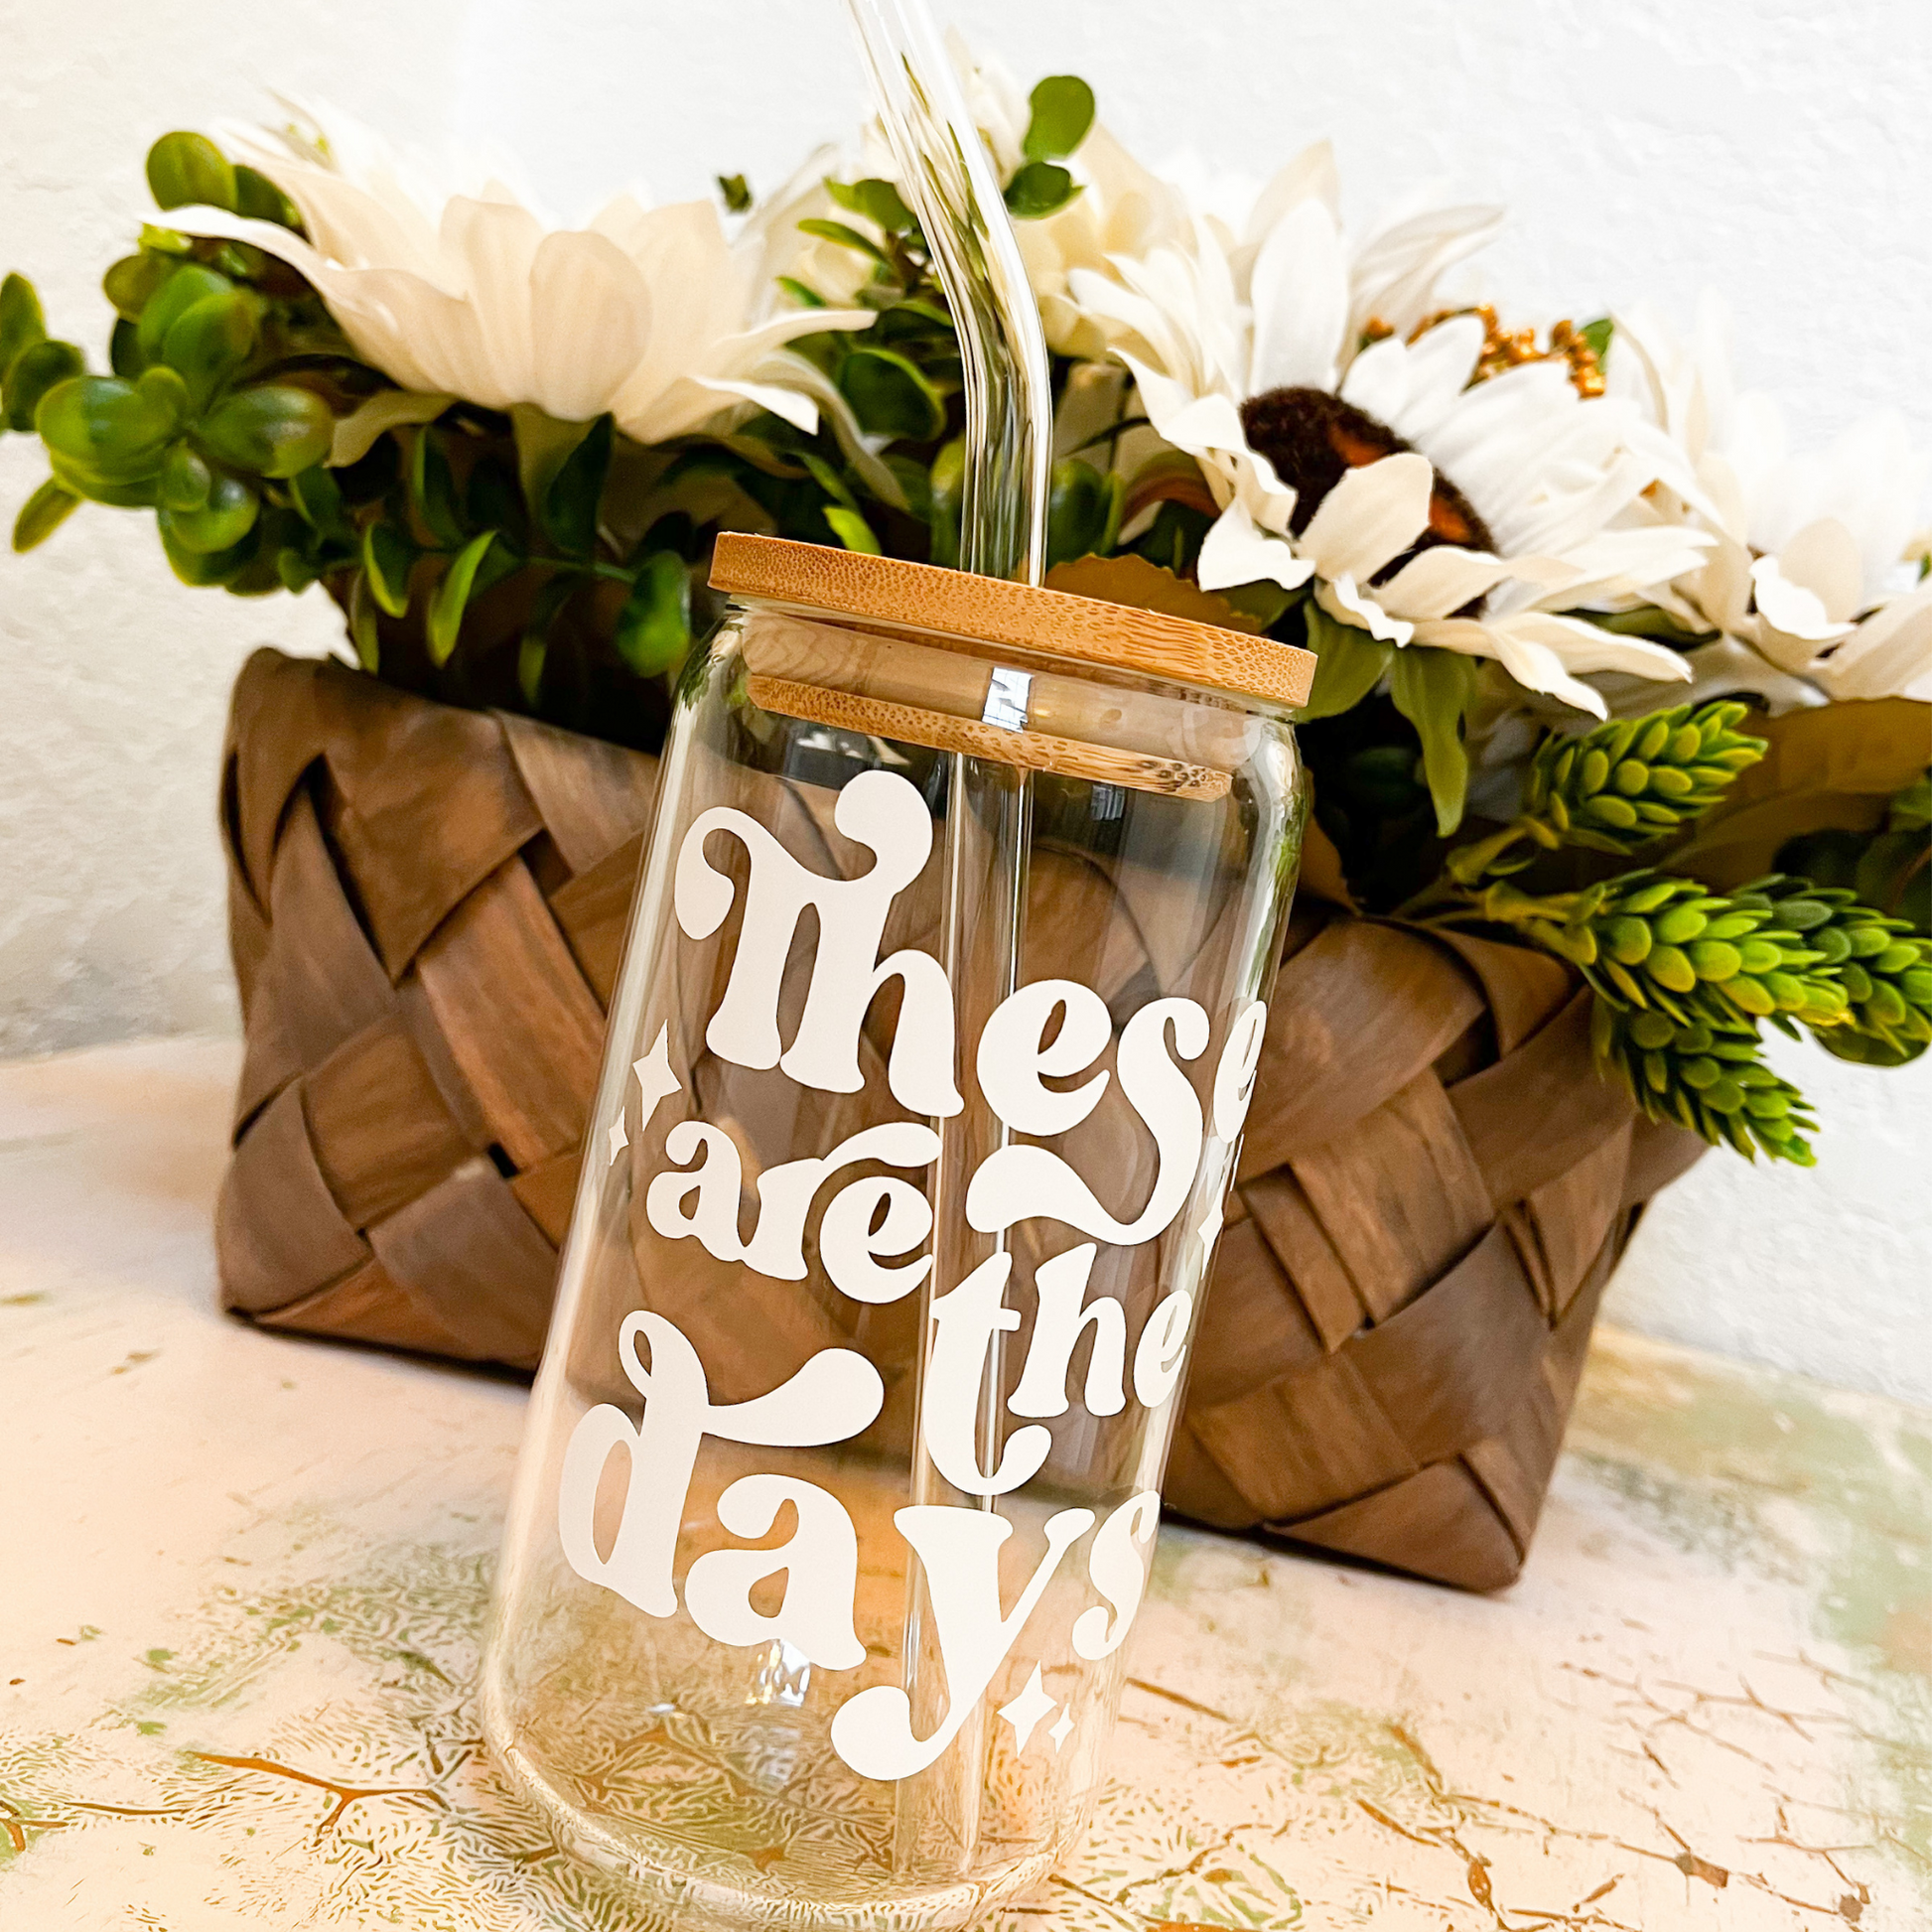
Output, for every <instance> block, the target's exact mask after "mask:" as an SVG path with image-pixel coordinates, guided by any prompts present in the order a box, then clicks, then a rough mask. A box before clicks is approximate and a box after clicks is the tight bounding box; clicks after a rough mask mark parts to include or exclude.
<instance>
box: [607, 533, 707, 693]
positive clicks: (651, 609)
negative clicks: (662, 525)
mask: <svg viewBox="0 0 1932 1932" xmlns="http://www.w3.org/2000/svg"><path fill="white" fill-rule="evenodd" d="M612 641H613V642H614V643H615V644H616V646H617V651H618V655H619V656H620V657H621V658H622V659H623V661H624V662H625V663H626V664H627V665H629V666H630V668H631V670H633V671H634V672H635V673H636V674H637V675H638V676H639V677H661V676H663V675H664V674H665V673H666V672H668V671H674V670H676V669H677V667H678V666H679V665H680V664H682V663H683V662H684V659H685V655H686V653H687V652H688V651H689V650H690V648H691V572H690V570H689V568H688V566H687V565H686V564H685V561H684V559H683V558H682V557H680V556H679V555H678V554H677V552H676V551H675V550H659V551H657V552H656V553H655V554H654V555H652V556H649V557H646V558H645V559H644V562H643V568H642V569H640V570H639V571H638V573H637V576H636V579H635V581H634V583H633V584H632V586H631V590H630V595H629V597H628V598H626V599H625V600H624V606H623V609H622V611H621V612H620V613H619V616H618V628H617V634H616V636H615V637H614V638H613V640H612Z"/></svg>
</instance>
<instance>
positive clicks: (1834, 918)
mask: <svg viewBox="0 0 1932 1932" xmlns="http://www.w3.org/2000/svg"><path fill="white" fill-rule="evenodd" d="M1732 897H1734V899H1735V901H1736V902H1737V903H1738V905H1739V906H1741V907H1749V908H1753V909H1757V910H1761V911H1762V912H1764V913H1765V914H1766V915H1767V916H1769V917H1773V918H1775V919H1776V920H1777V922H1778V923H1779V924H1780V925H1782V926H1785V927H1788V928H1790V929H1791V930H1793V931H1796V932H1798V933H1800V934H1801V935H1802V937H1803V942H1804V944H1805V946H1806V947H1807V948H1808V949H1809V950H1810V951H1811V952H1812V953H1813V954H1814V955H1815V956H1816V957H1817V959H1818V960H1819V961H1820V962H1821V963H1822V965H1823V967H1824V968H1825V969H1826V970H1827V971H1829V972H1830V973H1831V975H1832V977H1833V980H1834V982H1835V984H1836V989H1837V991H1838V993H1839V996H1840V999H1839V1006H1838V1010H1837V1012H1836V1013H1834V1014H1831V1015H1829V1016H1827V1017H1825V1018H1822V1019H1819V1018H1814V1017H1813V1016H1812V1015H1811V1014H1810V1013H1808V1012H1804V1013H1800V1014H1799V1018H1800V1019H1801V1020H1802V1021H1803V1022H1804V1024H1805V1025H1807V1026H1809V1027H1811V1028H1812V1029H1813V1031H1814V1032H1816V1033H1818V1035H1819V1039H1820V1042H1821V1043H1822V1044H1823V1045H1825V1046H1826V1047H1828V1048H1829V1049H1830V1050H1831V1051H1833V1052H1834V1053H1837V1054H1839V1055H1840V1056H1841V1057H1843V1058H1847V1059H1855V1060H1863V1061H1882V1062H1885V1063H1889V1064H1894V1065H1895V1064H1897V1063H1899V1062H1901V1061H1904V1060H1908V1059H1916V1058H1917V1057H1918V1055H1919V1054H1920V1053H1922V1052H1924V1051H1925V1050H1926V1048H1927V1047H1928V1045H1932V940H1926V939H1921V938H1919V937H1918V936H1917V935H1916V934H1914V933H1913V931H1912V929H1911V927H1910V926H1909V925H1908V924H1907V923H1906V921H1905V920H1903V919H1894V918H1888V917H1887V916H1886V915H1885V914H1884V913H1882V912H1879V911H1876V910H1874V909H1873V908H1872V907H1871V906H1869V905H1861V904H1860V903H1859V902H1858V900H1857V899H1856V898H1855V897H1853V895H1852V894H1851V893H1850V892H1848V891H1846V890H1845V889H1844V888H1843V887H1835V886H1814V885H1812V884H1811V883H1810V882H1809V881H1807V880H1803V879H1793V878H1790V877H1788V876H1786V875H1784V874H1781V873H1772V874H1770V875H1769V876H1768V877H1766V878H1763V879H1758V880H1753V881H1752V882H1751V884H1749V885H1748V886H1743V887H1740V888H1739V889H1738V891H1737V892H1736V893H1735V894H1734V895H1733V896H1732ZM1779 965H1780V967H1781V968H1783V969H1784V971H1786V972H1788V971H1789V970H1790V962H1789V961H1788V960H1781V961H1780V962H1779ZM1763 977H1764V980H1765V984H1766V985H1767V986H1770V987H1773V988H1776V987H1777V985H1778V982H1779V978H1780V975H1779V974H1778V973H1767V974H1765V975H1764V976H1763Z"/></svg>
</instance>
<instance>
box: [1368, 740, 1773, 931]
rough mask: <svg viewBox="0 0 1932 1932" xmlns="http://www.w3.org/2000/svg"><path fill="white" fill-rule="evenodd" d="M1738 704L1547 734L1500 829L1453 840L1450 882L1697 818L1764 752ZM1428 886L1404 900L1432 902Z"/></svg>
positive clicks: (1632, 844)
mask: <svg viewBox="0 0 1932 1932" xmlns="http://www.w3.org/2000/svg"><path fill="white" fill-rule="evenodd" d="M1744 715H1745V707H1744V706H1743V705H1741V704H1733V703H1719V704H1708V705H1703V706H1700V707H1698V708H1697V709H1693V708H1692V707H1691V706H1689V705H1679V706H1677V707H1676V709H1674V710H1671V711H1660V712H1656V713H1653V714H1652V715H1651V716H1650V717H1648V718H1629V719H1618V720H1616V721H1614V722H1612V723H1610V724H1607V725H1599V726H1598V727H1596V729H1595V730H1593V731H1589V732H1586V733H1585V734H1584V735H1583V736H1582V737H1581V738H1554V737H1553V738H1550V739H1548V740H1546V741H1545V743H1544V744H1543V746H1542V747H1541V748H1540V749H1539V750H1538V752H1537V754H1536V756H1535V758H1534V759H1532V760H1531V763H1530V770H1529V775H1528V777H1527V779H1526V780H1525V782H1524V787H1523V810H1522V812H1521V814H1520V816H1519V817H1518V818H1517V819H1516V821H1515V823H1514V824H1512V825H1509V826H1506V827H1505V828H1504V829H1503V830H1502V831H1500V832H1494V833H1491V834H1490V835H1489V836H1488V837H1486V838H1483V839H1479V840H1476V841H1474V842H1473V843H1471V844H1469V845H1465V846H1461V847H1458V848H1457V849H1456V850H1455V851H1454V852H1452V853H1450V854H1449V859H1448V861H1447V862H1446V866H1445V872H1446V875H1447V879H1448V882H1449V885H1450V886H1451V887H1458V886H1459V887H1473V886H1477V885H1480V884H1481V882H1482V881H1483V880H1484V879H1487V878H1493V877H1501V876H1505V875H1507V874H1509V873H1513V872H1520V871H1521V870H1522V869H1523V867H1524V866H1526V865H1528V864H1529V863H1530V861H1531V859H1533V858H1534V857H1535V856H1536V855H1535V850H1530V851H1527V852H1526V851H1524V850H1522V848H1523V847H1524V846H1526V845H1527V846H1529V847H1532V848H1540V849H1541V850H1544V851H1555V850H1556V849H1557V848H1558V847H1560V846H1564V845H1581V846H1587V847H1589V848H1590V849H1591V850H1593V851H1598V852H1615V853H1630V852H1635V851H1637V850H1638V849H1639V848H1640V847H1642V846H1646V845H1649V844H1652V843H1654V842H1655V841H1656V840H1658V839H1660V838H1663V837H1666V836H1667V835H1668V834H1670V833H1671V832H1674V831H1676V830H1677V829H1678V828H1679V827H1680V826H1682V825H1685V824H1688V823H1689V822H1690V821H1691V820H1693V819H1695V818H1698V817H1699V816H1701V815H1702V814H1703V813H1704V812H1706V811H1708V810H1709V809H1710V808H1711V806H1713V805H1714V804H1716V803H1717V801H1718V800H1719V798H1721V797H1722V796H1723V795H1724V791H1725V787H1726V786H1727V785H1728V784H1729V783H1730V781H1731V779H1733V778H1734V777H1735V776H1736V775H1737V773H1738V772H1739V771H1741V770H1743V769H1744V768H1745V767H1746V766H1747V765H1750V764H1753V763H1755V762H1756V761H1757V759H1760V758H1762V757H1763V756H1764V751H1765V744H1764V741H1763V740H1762V739H1759V738H1749V737H1746V736H1744V735H1743V734H1742V733H1740V732H1739V731H1737V729H1736V726H1737V724H1738V722H1739V720H1741V719H1742V718H1743V717H1744ZM1441 897H1443V895H1442V894H1440V893H1439V892H1437V891H1435V890H1434V889H1432V891H1430V892H1429V893H1426V894H1425V895H1423V896H1422V897H1420V898H1418V899H1416V900H1413V901H1411V903H1410V905H1408V906H1405V907H1404V908H1403V909H1404V911H1405V912H1409V913H1411V914H1413V913H1415V912H1418V911H1421V910H1424V909H1426V908H1427V907H1428V906H1429V905H1431V904H1434V903H1436V902H1439V900H1440V898H1441Z"/></svg>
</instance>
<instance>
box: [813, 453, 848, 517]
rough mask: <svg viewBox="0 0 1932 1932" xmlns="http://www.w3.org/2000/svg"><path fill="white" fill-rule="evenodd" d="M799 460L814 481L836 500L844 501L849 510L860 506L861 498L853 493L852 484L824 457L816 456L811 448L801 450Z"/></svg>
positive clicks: (837, 501) (838, 501)
mask: <svg viewBox="0 0 1932 1932" xmlns="http://www.w3.org/2000/svg"><path fill="white" fill-rule="evenodd" d="M798 460H799V462H800V463H802V464H803V465H804V466H805V469H806V471H807V472H808V473H809V475H810V477H811V480H812V482H813V483H817V485H818V486H819V488H820V489H822V490H824V492H825V493H826V495H828V496H829V497H831V498H832V500H833V501H834V502H836V503H843V504H844V505H845V507H846V508H847V509H849V510H856V509H857V508H858V507H859V499H858V497H856V496H855V495H853V493H852V490H851V487H850V485H849V484H848V483H846V481H845V479H844V478H843V477H841V476H840V475H839V473H838V472H837V471H836V470H834V469H833V468H832V466H831V465H830V464H829V463H827V462H826V461H825V459H824V458H823V457H819V456H814V455H813V454H812V453H811V451H809V450H800V451H799V452H798Z"/></svg>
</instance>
